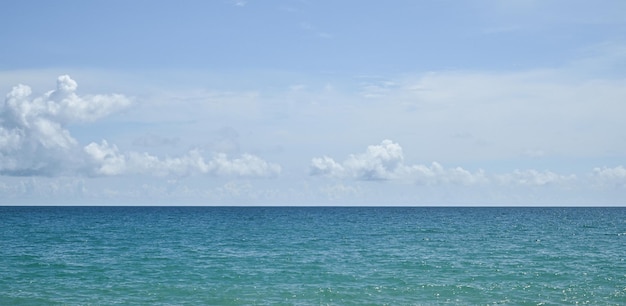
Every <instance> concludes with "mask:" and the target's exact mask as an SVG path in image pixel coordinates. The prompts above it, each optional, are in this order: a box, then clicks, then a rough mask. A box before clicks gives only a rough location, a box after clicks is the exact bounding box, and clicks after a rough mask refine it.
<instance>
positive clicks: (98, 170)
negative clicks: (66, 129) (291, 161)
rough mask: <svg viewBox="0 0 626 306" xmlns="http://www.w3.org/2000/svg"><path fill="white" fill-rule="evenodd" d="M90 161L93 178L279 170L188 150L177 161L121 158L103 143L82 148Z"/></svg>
mask: <svg viewBox="0 0 626 306" xmlns="http://www.w3.org/2000/svg"><path fill="white" fill-rule="evenodd" d="M84 151H85V153H87V155H88V156H89V157H90V161H91V173H92V174H93V175H104V176H110V175H121V174H150V175H155V176H160V177H165V176H178V177H181V176H189V175H194V174H210V175H214V176H227V177H274V176H277V175H278V174H280V171H281V167H280V166H279V165H277V164H273V163H269V162H267V161H265V160H263V159H261V158H259V157H257V156H254V155H251V154H243V155H241V156H240V157H239V158H233V159H230V158H228V156H227V155H226V154H224V153H218V154H215V155H214V156H213V157H212V158H211V159H209V160H206V159H205V158H204V156H203V155H202V153H201V152H200V151H199V150H191V151H189V152H188V153H187V154H185V155H184V156H181V157H175V158H171V157H168V158H163V159H161V158H159V157H157V156H154V155H150V154H148V153H138V152H128V153H126V154H122V153H120V152H119V150H118V148H117V147H116V146H115V145H109V144H108V143H107V142H106V141H102V143H101V144H97V143H93V142H92V143H90V144H89V145H87V146H85V148H84Z"/></svg>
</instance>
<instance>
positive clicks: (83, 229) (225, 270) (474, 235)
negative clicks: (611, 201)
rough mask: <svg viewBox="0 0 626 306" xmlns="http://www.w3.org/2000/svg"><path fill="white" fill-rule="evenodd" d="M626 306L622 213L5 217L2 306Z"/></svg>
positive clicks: (54, 211)
mask: <svg viewBox="0 0 626 306" xmlns="http://www.w3.org/2000/svg"><path fill="white" fill-rule="evenodd" d="M115 304H119V305H441V304H448V305H492V304H498V305H499V304H502V305H574V304H589V305H626V208H624V207H622V208H619V207H613V208H608V207H595V208H592V207H534V208H529V207H526V208H524V207H80V206H71V207H52V206H40V207H31V206H29V207H24V206H2V207H0V305H115Z"/></svg>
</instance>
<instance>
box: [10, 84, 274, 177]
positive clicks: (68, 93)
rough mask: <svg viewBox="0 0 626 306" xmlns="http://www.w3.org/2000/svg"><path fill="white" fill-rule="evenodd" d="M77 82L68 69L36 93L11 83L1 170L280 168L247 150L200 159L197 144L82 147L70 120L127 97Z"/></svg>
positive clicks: (177, 172)
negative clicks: (86, 90) (170, 152)
mask: <svg viewBox="0 0 626 306" xmlns="http://www.w3.org/2000/svg"><path fill="white" fill-rule="evenodd" d="M77 88H78V85H77V83H76V82H75V81H74V80H72V79H71V78H70V77H69V76H67V75H63V76H60V77H58V79H57V88H56V89H55V90H52V91H49V92H47V93H45V94H43V95H42V96H39V97H32V90H31V89H30V87H28V86H25V85H17V86H15V87H13V89H12V90H11V92H10V93H9V94H7V98H6V100H5V104H4V106H3V108H2V109H1V110H0V120H1V121H0V174H2V175H10V176H32V175H39V176H59V175H70V174H71V175H76V174H78V175H81V174H86V175H91V176H113V175H127V174H148V175H155V176H188V175H193V174H209V175H214V176H228V177H273V176H276V175H278V174H279V173H280V171H281V167H280V166H279V165H277V164H273V163H269V162H267V161H265V160H263V159H261V158H259V157H257V156H254V155H250V154H242V155H241V156H239V157H237V158H229V157H228V156H226V155H225V154H223V153H222V154H220V153H217V154H215V155H214V156H213V157H212V158H211V159H205V157H204V156H202V154H201V152H200V151H199V150H192V151H190V152H188V153H186V154H184V155H183V156H181V157H174V158H172V157H167V158H159V157H157V156H154V155H151V154H149V153H139V152H120V150H119V149H118V147H117V146H116V145H115V144H109V143H108V142H107V141H106V140H102V142H101V143H100V144H98V143H95V142H91V143H90V144H88V145H86V146H85V147H83V148H82V149H81V147H80V145H79V143H78V141H77V140H76V139H74V138H73V137H72V135H71V134H70V132H69V130H68V129H67V126H68V125H69V124H71V123H74V122H92V121H95V120H98V119H101V118H103V117H106V116H108V115H110V114H112V113H114V112H116V111H119V110H121V109H123V108H126V107H128V106H129V105H130V104H131V100H130V99H129V98H127V97H125V96H122V95H115V94H114V95H85V96H79V95H78V94H76V89H77ZM173 139H175V138H173ZM157 140H158V141H161V142H163V139H157ZM166 140H168V139H166ZM153 142H154V141H153ZM148 143H149V144H151V143H152V142H148Z"/></svg>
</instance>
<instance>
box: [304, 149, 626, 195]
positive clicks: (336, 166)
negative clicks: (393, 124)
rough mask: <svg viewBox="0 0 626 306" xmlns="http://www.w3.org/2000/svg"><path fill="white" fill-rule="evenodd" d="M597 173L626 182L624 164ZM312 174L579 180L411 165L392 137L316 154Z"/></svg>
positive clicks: (456, 181) (424, 181)
mask: <svg viewBox="0 0 626 306" xmlns="http://www.w3.org/2000/svg"><path fill="white" fill-rule="evenodd" d="M594 173H595V177H596V181H597V180H604V181H612V182H619V181H620V180H621V181H622V182H623V180H624V179H626V170H624V168H623V167H621V166H620V167H617V168H604V169H599V168H597V169H595V170H594ZM309 174H310V175H312V176H323V177H331V178H339V179H355V180H363V181H371V180H403V181H412V182H414V183H415V184H417V185H445V184H453V185H465V186H469V185H486V184H496V185H501V186H549V185H565V184H567V183H571V182H575V181H576V180H577V177H576V175H574V174H569V175H564V174H558V173H554V172H551V171H547V170H546V171H538V170H535V169H527V170H519V169H518V170H514V171H513V172H511V173H506V174H491V175H488V174H487V173H485V171H484V170H482V169H480V170H478V171H476V172H470V171H468V170H466V169H463V168H462V167H454V168H445V167H444V166H442V165H441V164H440V163H438V162H436V161H435V162H432V163H431V164H430V165H423V164H413V165H407V164H405V163H404V154H403V150H402V147H401V146H400V145H399V144H398V143H394V142H393V141H391V140H388V139H386V140H383V141H382V142H381V143H380V144H379V145H370V146H368V147H367V149H366V151H365V152H364V153H361V154H352V155H350V156H349V157H348V158H347V159H346V160H345V161H343V162H337V161H335V160H334V159H332V158H330V157H328V156H324V157H318V158H313V159H312V160H311V165H310V168H309ZM616 184H617V183H616Z"/></svg>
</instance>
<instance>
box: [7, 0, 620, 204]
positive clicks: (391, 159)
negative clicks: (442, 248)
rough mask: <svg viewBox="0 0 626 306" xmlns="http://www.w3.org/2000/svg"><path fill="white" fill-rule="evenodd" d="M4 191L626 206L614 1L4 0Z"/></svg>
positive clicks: (96, 200)
mask: <svg viewBox="0 0 626 306" xmlns="http://www.w3.org/2000/svg"><path fill="white" fill-rule="evenodd" d="M2 11H3V13H4V14H3V18H2V19H0V40H1V41H2V47H1V48H0V91H2V93H4V95H5V96H4V97H3V99H4V100H3V101H2V102H1V103H0V205H66V204H67V205H381V206H384V205H393V206H401V205H411V206H419V205H429V206H437V205H454V206H456V205H473V206H475V205H479V206H489V205H499V206H501V205H515V206H526V205H528V206H531V205H550V206H553V205H556V206H558V205H567V206H576V205H588V206H594V205H602V206H607V205H609V206H610V205H619V206H624V205H626V2H624V1H622V0H615V1H611V0H599V1H579V0H567V1H565V0H542V1H535V0H510V1H503V0H502V1H501V0H481V1H473V0H461V1H451V0H442V1H413V0H410V1H408V0H407V1H400V0H398V1H395V0H394V1H385V2H379V1H351V0H346V1H326V0H320V1H306V0H277V1H258V0H248V1H244V0H233V1H231V0H216V1H193V0H185V1H142V0H138V1H119V0H111V1H101V0H95V1H74V0H59V1H48V2H45V1H33V0H20V1H5V2H4V3H3V4H2Z"/></svg>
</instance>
